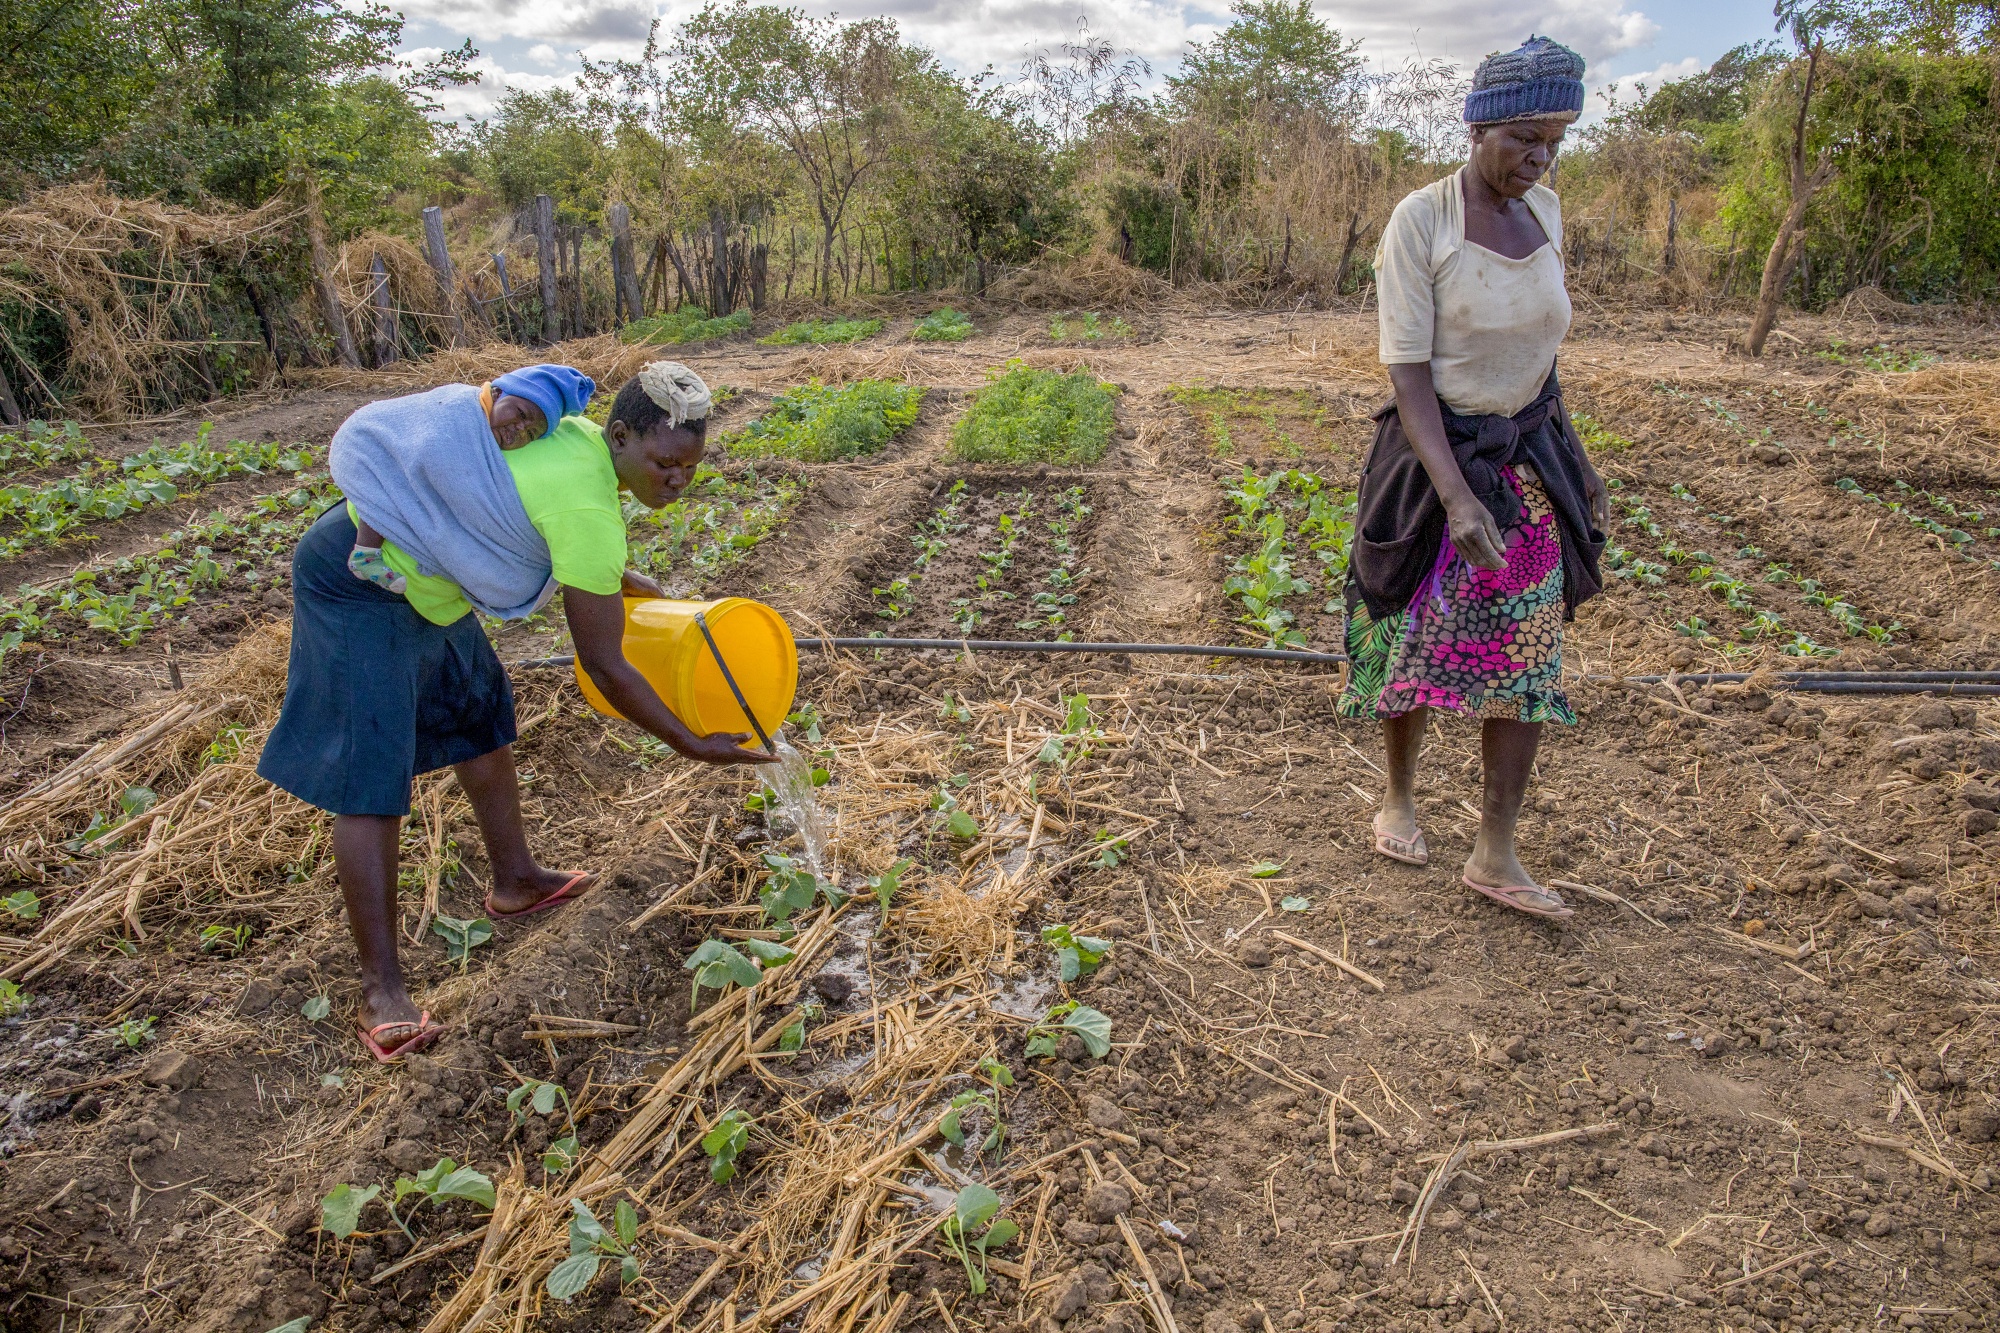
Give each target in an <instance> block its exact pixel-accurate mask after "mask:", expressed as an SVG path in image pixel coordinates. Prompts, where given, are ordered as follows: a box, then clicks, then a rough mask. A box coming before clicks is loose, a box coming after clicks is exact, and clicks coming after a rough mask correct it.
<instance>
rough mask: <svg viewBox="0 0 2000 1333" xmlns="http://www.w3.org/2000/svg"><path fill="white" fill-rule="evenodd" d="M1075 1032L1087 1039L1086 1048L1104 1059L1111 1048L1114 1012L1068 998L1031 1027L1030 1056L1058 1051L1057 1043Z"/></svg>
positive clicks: (1081, 1038) (1081, 1039)
mask: <svg viewBox="0 0 2000 1333" xmlns="http://www.w3.org/2000/svg"><path fill="white" fill-rule="evenodd" d="M1072 1033H1074V1034H1075V1035H1076V1037H1077V1039H1078V1040H1080V1041H1081V1042H1082V1043H1083V1048H1084V1049H1085V1050H1086V1051H1089V1052H1090V1058H1091V1059H1093V1060H1102V1059H1103V1058H1104V1057H1105V1055H1106V1054H1108V1053H1109V1052H1110V1050H1111V1018H1110V1015H1108V1014H1105V1013H1103V1012H1102V1011H1100V1010H1097V1009H1092V1008H1091V1007H1090V1006H1089V1005H1087V1004H1078V1003H1077V1002H1076V1001H1075V1000H1065V1001H1064V1002H1063V1003H1061V1004H1059V1005H1056V1006H1055V1007H1054V1008H1052V1009H1050V1010H1049V1011H1048V1012H1047V1013H1046V1014H1043V1015H1042V1021H1041V1022H1039V1023H1037V1024H1035V1026H1033V1027H1032V1028H1029V1029H1028V1045H1027V1054H1028V1058H1029V1059H1033V1058H1034V1057H1036V1056H1051V1055H1054V1054H1055V1053H1056V1045H1057V1043H1059V1042H1061V1041H1062V1039H1063V1038H1064V1037H1066V1036H1069V1035H1070V1034H1072Z"/></svg>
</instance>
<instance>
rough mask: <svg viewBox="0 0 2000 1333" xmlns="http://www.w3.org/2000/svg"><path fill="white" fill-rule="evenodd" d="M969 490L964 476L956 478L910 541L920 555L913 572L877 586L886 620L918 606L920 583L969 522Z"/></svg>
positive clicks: (912, 564)
mask: <svg viewBox="0 0 2000 1333" xmlns="http://www.w3.org/2000/svg"><path fill="white" fill-rule="evenodd" d="M966 500H967V493H966V489H965V481H964V479H963V478H961V479H959V480H958V481H954V482H953V483H952V484H951V489H950V490H949V491H948V492H946V493H945V500H944V503H943V504H942V505H940V506H939V507H938V510H937V512H936V513H934V514H932V515H931V516H930V517H929V518H927V519H925V520H924V521H923V523H921V524H920V525H918V527H917V530H916V532H915V533H913V534H912V535H911V537H910V544H911V545H912V546H914V547H916V548H917V554H916V558H915V559H914V560H912V561H911V562H910V572H909V573H908V574H906V575H904V576H903V577H902V578H898V579H891V580H890V581H889V584H888V586H887V587H883V588H876V589H874V590H873V595H874V597H875V600H876V601H877V602H878V603H879V605H877V606H876V608H875V614H876V615H877V616H880V617H881V618H882V619H884V620H901V619H902V618H903V617H904V616H907V615H909V614H910V612H911V610H913V609H914V608H915V606H916V586H917V584H918V583H920V582H922V580H923V578H924V576H925V575H926V574H928V573H929V572H930V568H931V564H932V562H933V561H935V560H936V559H937V558H938V557H939V556H941V555H943V554H944V553H945V552H946V551H947V550H949V549H950V548H951V539H952V537H953V536H954V535H956V534H957V533H960V532H963V531H965V529H966V528H967V527H968V526H969V525H968V524H967V523H966V521H965V518H964V514H965V505H966Z"/></svg>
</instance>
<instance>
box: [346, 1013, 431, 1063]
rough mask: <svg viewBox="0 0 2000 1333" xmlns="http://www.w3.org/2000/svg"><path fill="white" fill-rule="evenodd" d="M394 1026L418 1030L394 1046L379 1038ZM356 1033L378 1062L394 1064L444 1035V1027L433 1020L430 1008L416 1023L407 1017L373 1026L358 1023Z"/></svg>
mask: <svg viewBox="0 0 2000 1333" xmlns="http://www.w3.org/2000/svg"><path fill="white" fill-rule="evenodd" d="M392 1028H415V1029H416V1031H415V1032H414V1033H412V1034H411V1035H410V1036H408V1037H406V1038H404V1039H403V1040H402V1041H399V1042H397V1043H396V1044H395V1045H393V1046H389V1045H384V1044H383V1043H382V1042H381V1041H380V1040H378V1038H380V1036H381V1034H383V1033H384V1032H387V1031H389V1030H391V1029H392ZM354 1035H355V1036H357V1037H359V1038H361V1044H362V1045H363V1046H366V1047H367V1048H368V1053H369V1054H370V1055H372V1056H374V1057H375V1060H376V1063H378V1064H385V1065H393V1064H396V1063H397V1062H398V1061H400V1060H401V1059H402V1058H403V1057H404V1056H406V1055H415V1054H416V1053H417V1052H418V1051H421V1050H422V1049H424V1047H426V1046H428V1045H430V1044H431V1043H432V1042H434V1041H436V1040H437V1039H438V1038H439V1037H441V1036H443V1035H444V1028H443V1027H441V1026H439V1025H437V1024H434V1023H432V1022H431V1015H430V1010H428V1009H426V1010H425V1011H424V1012H423V1013H422V1015H420V1016H419V1017H418V1019H417V1021H416V1022H414V1023H412V1022H410V1021H408V1020H407V1019H398V1020H395V1021H392V1022H388V1023H377V1024H376V1025H375V1026H374V1027H372V1028H364V1027H361V1026H360V1025H359V1024H357V1025H356V1026H355V1029H354Z"/></svg>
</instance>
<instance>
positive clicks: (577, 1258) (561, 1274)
mask: <svg viewBox="0 0 2000 1333" xmlns="http://www.w3.org/2000/svg"><path fill="white" fill-rule="evenodd" d="M600 1262H601V1261H600V1260H599V1259H598V1257H597V1252H596V1251H594V1250H586V1251H584V1252H583V1253H582V1254H572V1255H571V1256H570V1257H569V1258H567V1259H565V1260H563V1261H562V1262H561V1263H559V1264H557V1265H556V1266H555V1267H554V1268H552V1269H550V1270H549V1277H548V1282H547V1283H546V1284H545V1285H546V1286H547V1287H548V1292H549V1295H551V1296H553V1297H555V1298H556V1299H557V1300H559V1301H563V1302H565V1303H567V1302H568V1301H570V1300H572V1299H574V1298H575V1296H576V1294H577V1293H578V1292H580V1291H582V1290H583V1289H584V1288H585V1287H588V1286H589V1285H590V1284H591V1282H592V1281H593V1280H595V1279H596V1277H597V1266H598V1264H599V1263H600Z"/></svg>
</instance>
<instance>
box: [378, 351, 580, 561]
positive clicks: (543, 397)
mask: <svg viewBox="0 0 2000 1333" xmlns="http://www.w3.org/2000/svg"><path fill="white" fill-rule="evenodd" d="M596 391H597V385H596V383H595V382H593V381H592V380H591V378H590V377H589V376H588V375H585V374H583V373H582V372H581V371H579V370H576V369H574V368H573V367H570V366H557V365H539V366H524V367H522V368H521V369H520V370H510V371H508V372H507V373H506V374H505V375H502V376H500V377H499V378H498V379H495V380H494V381H492V382H491V383H489V384H484V385H481V386H480V389H479V406H480V407H481V408H482V409H483V410H484V411H485V413H486V424H487V428H488V429H489V430H491V432H492V434H493V442H494V443H495V444H497V445H498V446H500V448H501V449H502V450H503V451H505V450H509V449H520V448H523V447H525V446H527V445H529V444H532V443H534V442H535V441H536V440H539V439H541V438H543V437H544V436H546V435H547V434H548V433H549V432H550V431H552V430H554V429H555V428H556V425H557V423H558V422H560V421H561V420H562V418H564V417H566V416H570V415H573V414H575V413H578V412H581V411H583V409H584V408H585V407H586V406H588V405H589V403H590V397H591V395H592V394H593V393H595V392H596ZM354 532H355V535H354V549H353V550H352V551H351V552H349V553H348V556H347V568H348V569H349V571H351V572H352V573H353V575H354V577H356V578H358V579H360V580H362V581H363V582H366V583H372V584H374V585H375V586H376V587H378V588H381V589H383V590H384V591H387V592H392V593H395V594H396V595H397V596H399V597H400V596H402V595H403V593H404V592H405V591H406V590H407V587H408V581H407V580H406V579H404V577H403V576H402V575H401V574H398V573H397V572H396V571H395V570H393V569H391V568H390V567H389V565H388V563H387V562H386V561H384V559H383V558H382V534H381V533H379V532H377V531H376V530H375V529H374V528H372V527H370V526H368V523H367V520H366V519H365V518H363V517H361V516H360V515H359V514H358V513H357V516H356V519H355V524H354Z"/></svg>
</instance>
